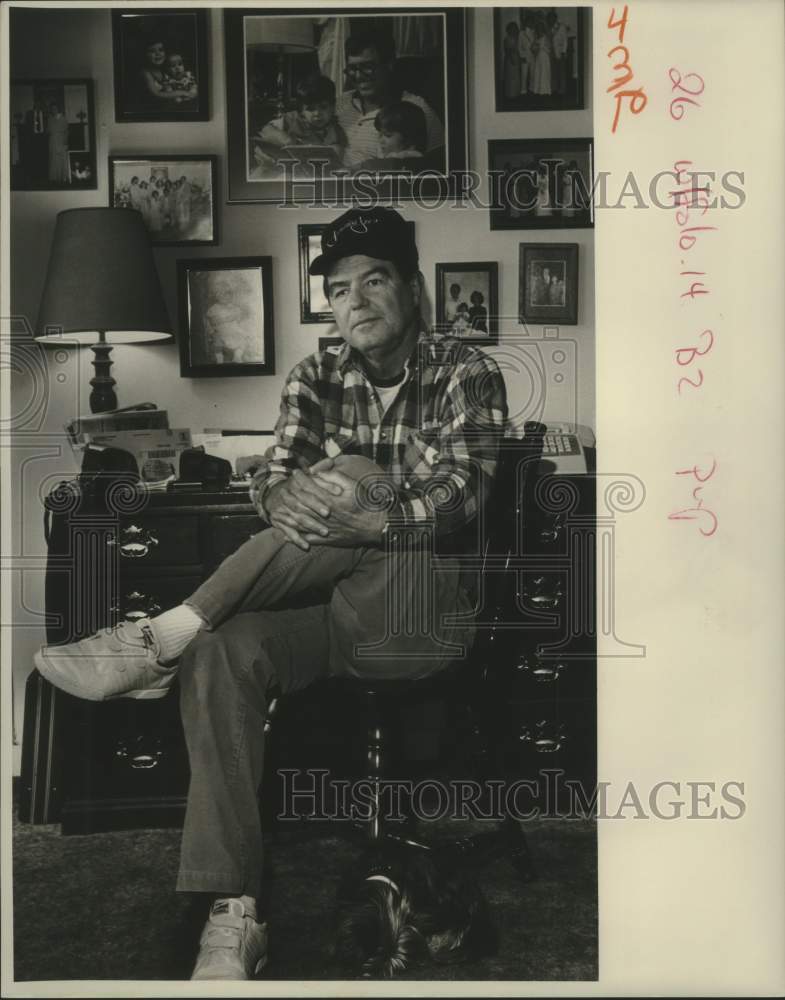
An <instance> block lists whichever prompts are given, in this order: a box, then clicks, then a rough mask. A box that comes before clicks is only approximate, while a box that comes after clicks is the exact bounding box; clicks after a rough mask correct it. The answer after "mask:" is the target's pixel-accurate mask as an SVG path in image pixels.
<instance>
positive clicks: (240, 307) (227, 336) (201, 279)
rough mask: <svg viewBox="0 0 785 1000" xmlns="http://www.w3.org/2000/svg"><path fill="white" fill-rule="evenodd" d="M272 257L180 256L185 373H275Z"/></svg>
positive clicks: (215, 375) (190, 375) (222, 375)
mask: <svg viewBox="0 0 785 1000" xmlns="http://www.w3.org/2000/svg"><path fill="white" fill-rule="evenodd" d="M272 267H273V266H272V257H205V258H202V259H198V258H193V259H191V260H178V261H177V288H178V304H179V310H180V336H179V341H180V374H181V375H183V376H187V377H188V378H210V377H213V378H225V377H228V376H235V375H274V374H275V359H274V351H275V341H274V337H273V277H272Z"/></svg>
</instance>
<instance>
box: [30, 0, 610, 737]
mask: <svg viewBox="0 0 785 1000" xmlns="http://www.w3.org/2000/svg"><path fill="white" fill-rule="evenodd" d="M14 14H15V18H14V20H13V21H12V31H11V36H10V46H11V63H12V70H11V71H12V76H14V77H31V78H32V77H47V76H48V77H78V76H84V77H90V78H92V79H93V80H94V81H95V88H96V93H95V99H96V118H97V141H98V179H99V184H98V189H97V190H96V191H84V192H74V193H70V192H69V193H62V192H14V193H12V195H11V230H12V246H11V251H12V253H11V284H12V313H13V315H14V316H26V317H27V318H28V320H29V322H30V324H31V326H33V327H34V325H35V320H36V315H37V310H38V301H39V297H40V294H41V290H42V287H43V281H44V276H45V270H46V263H47V259H48V253H49V246H50V241H51V237H52V233H53V229H54V222H55V216H56V214H57V212H58V211H61V210H62V209H65V208H79V207H83V206H88V205H107V204H108V179H107V167H106V161H107V156H109V154H130V153H159V154H160V153H178V152H181V153H186V152H187V153H217V154H219V156H221V157H222V160H221V162H220V167H221V171H220V173H221V184H222V185H223V186H224V188H225V177H224V171H223V167H224V163H223V153H224V148H225V116H224V106H225V88H224V53H223V22H222V13H221V11H220V10H218V9H214V10H212V11H211V48H212V59H211V72H212V94H211V115H212V118H211V120H210V121H209V122H198V123H191V124H177V125H171V124H160V125H149V124H144V125H142V124H117V123H115V122H114V96H113V84H112V44H111V24H110V12H109V10H107V9H100V8H98V7H97V6H96V7H93V8H87V9H85V10H73V9H71V10H68V11H65V10H59V11H58V10H42V9H32V8H30V9H24V10H20V9H18V8H17V9H16V10H15V11H14ZM468 29H469V36H468V37H469V75H468V81H469V87H468V90H469V108H468V113H469V139H470V146H469V153H470V166H471V167H472V168H473V169H475V170H479V171H482V172H484V171H485V170H486V169H487V145H486V144H487V140H488V139H503V138H504V139H509V138H537V137H555V136H590V135H592V132H593V129H592V111H591V107H592V100H591V96H592V95H591V79H592V69H591V33H590V32H589V37H588V38H587V39H586V50H587V61H588V65H587V68H586V80H587V87H588V88H589V89H588V92H587V101H586V104H587V108H586V110H582V111H572V112H559V113H537V112H530V113H510V112H507V113H499V114H497V113H495V112H494V111H493V107H494V103H495V102H494V92H493V91H494V88H493V12H492V10H491V9H490V8H486V9H477V10H471V11H469V15H468ZM219 211H220V234H221V236H220V238H221V244H220V245H219V246H216V247H201V248H196V249H194V250H190V249H188V248H183V247H174V248H169V247H167V248H160V249H158V250H156V251H155V253H156V260H157V263H158V268H159V272H160V276H161V281H162V284H163V288H164V294H165V296H166V300H167V305H168V307H169V313H170V316H171V318H172V321H173V322H175V323H176V322H177V302H176V261H177V259H178V258H183V257H205V256H216V257H223V256H243V255H250V254H269V255H271V256H272V257H273V260H274V282H273V299H274V303H275V339H276V345H275V350H276V367H277V371H278V374H277V375H275V376H268V377H263V378H234V379H213V378H211V379H185V378H181V377H180V374H179V360H178V353H177V347H176V346H174V345H171V346H159V347H155V346H148V347H116V348H115V349H114V352H113V359H114V361H115V367H114V369H113V375H114V377H115V378H116V379H117V381H118V387H117V391H118V399H119V405H120V406H123V405H127V404H129V403H132V402H136V401H141V400H148V399H149V400H153V401H154V402H156V403H157V404H158V405H159V406H161V407H164V406H165V407H166V408H167V409H168V410H169V414H170V423H171V426H190V427H191V429H192V430H197V431H198V430H201V429H203V428H204V427H216V426H223V427H228V428H232V427H235V428H237V427H243V428H248V427H254V428H260V429H266V428H271V427H272V426H273V424H274V422H275V417H276V413H277V409H278V397H279V393H280V389H281V385H282V382H283V378H284V377H285V375H286V373H287V372H288V370H289V369H290V368H291V367H292V366H293V365H294V364H295V363H296V362H297V361H299V360H300V359H301V358H302V357H304V356H305V355H306V354H308V353H310V352H311V351H313V350H315V349H316V347H317V340H318V337H319V336H320V335H324V334H325V333H327V332H328V329H329V328H328V327H322V326H315V325H307V326H303V325H301V324H300V322H299V272H298V260H297V224H298V223H300V222H304V221H308V222H326V221H328V220H329V219H331V218H333V217H334V215H335V214H336V213H335V212H334V211H324V210H319V211H314V210H309V211H308V212H307V216H306V213H305V212H304V210H302V209H301V210H291V209H287V210H281V209H278V208H277V207H276V206H272V205H253V204H248V205H227V204H221V205H219ZM403 214H404V215H405V216H406V217H407V218H410V219H412V220H413V221H414V222H415V227H416V236H417V243H418V246H419V249H420V257H421V261H422V262H423V271H424V274H425V279H426V283H427V286H428V290H429V293H430V294H429V299H430V300H431V301H432V299H433V295H434V287H433V282H434V264H435V263H436V262H437V261H461V260H465V261H471V260H492V261H498V263H499V304H500V313H501V315H502V316H503V317H509V319H507V320H506V321H505V322H504V323H503V325H502V328H501V331H502V332H501V338H500V346H499V352H498V353H499V354H503V353H504V344H505V340H507V341H509V339H510V338H511V337H512V336H519V335H520V334H521V333H524V332H525V329H524V328H523V327H522V326H520V325H518V323H517V321H516V319H515V317H517V312H518V273H517V272H518V245H519V243H522V242H538V241H542V242H574V243H578V244H579V246H580V251H579V253H580V289H579V320H580V323H579V325H578V326H574V327H565V328H562V331H561V335H562V337H568V338H570V339H573V340H574V341H575V343H576V345H577V346H576V352H577V363H576V371H575V380H574V383H573V382H572V381H571V382H570V384H569V385H568V386H567V389H568V394H569V395H570V396H571V397H573V398H574V400H575V403H574V407H575V410H576V412H575V414H574V415H573V414H572V413H566V412H562V411H561V409H560V407H563V406H564V404H563V403H559V404H558V405H555V404H553V403H551V405H550V406H549V405H548V400H547V399H546V407H545V412H544V417H545V419H552V420H557V419H566V418H570V417H573V416H574V417H575V418H577V420H578V422H579V423H583V424H587V425H589V426H591V427H593V426H594V403H595V397H594V346H595V340H594V239H593V236H594V234H593V231H592V230H588V229H579V230H551V231H542V232H535V231H531V230H529V231H506V232H493V233H492V232H491V231H490V228H489V217H488V212H487V210H481V209H472V208H469V209H463V210H456V209H455V208H452V207H451V206H449V205H445V206H443V207H441V208H440V209H438V210H437V211H427V210H425V209H422V208H418V207H416V206H413V205H412V206H409V205H408V204H407V205H406V206H405V207H404V209H403ZM427 318H429V317H427ZM528 333H529V335H530V336H531V337H533V338H536V337H539V336H540V335H541V333H542V330H541V328H539V327H530V328H529V331H528ZM37 350H38V349H37V348H35V347H28V348H25V349H24V350H22V351H21V352H20V354H19V362H18V370H16V371H14V374H13V377H12V389H13V408H14V413H17V414H19V413H22V412H24V411H25V410H26V408H28V410H29V404H30V402H31V400H33V399H35V398H37V397H36V395H35V393H36V389H35V386H34V380H35V377H34V376H33V375H31V374H30V373H29V372H27V371H26V368H27V367H29V362H30V361H31V359H32V358H34V357H35V356H36V352H37ZM31 352H32V353H31ZM91 359H92V352H90V351H80V352H76V353H75V354H73V355H72V356H69V357H62V358H60V359H58V358H57V357H55V355H54V353H48V354H47V355H46V356H45V358H44V361H45V363H46V364H47V365H48V367H49V371H50V377H49V398H48V400H47V401H46V406H45V413H44V415H43V417H44V419H43V426H42V428H41V429H40V431H39V432H38V433H29V434H26V432H28V431H29V432H32V430H33V429H34V428H33V421H30V422H28V423H26V422H25V421H24V420H21V421H20V426H21V425H24V426H22V431H23V432H25V434H26V436H25V434H22V433H20V435H19V442H20V444H21V443H24V441H29V445H28V446H26V447H24V448H19V449H14V451H13V455H14V458H13V461H12V475H13V481H14V483H15V484H16V485H17V488H16V489H15V490H14V505H13V510H12V517H13V537H14V539H15V551H14V554H15V555H16V556H17V557H20V558H19V568H18V569H17V570H16V571H15V573H14V586H13V598H14V600H13V609H12V619H11V620H12V621H13V622H14V624H15V625H16V626H18V627H17V628H16V629H15V633H14V656H13V660H14V683H15V722H16V730H17V736H18V737H19V738H21V723H22V709H21V705H22V698H23V689H24V680H25V678H26V676H27V674H28V672H29V670H30V666H31V657H32V653H33V651H34V650H35V649H36V648H37V647H38V646H39V645H40V644H41V642H42V641H43V639H44V629H43V620H42V614H43V607H44V605H43V569H42V565H43V564H42V562H41V557H42V556H43V554H44V544H43V535H42V520H41V519H42V514H41V507H40V502H39V499H38V498H39V495H40V494H41V493H45V492H46V489H47V487H48V486H50V485H52V484H53V483H54V482H56V481H57V480H58V479H59V478H62V477H63V476H69V475H71V474H73V472H75V471H76V469H75V467H74V465H73V461H72V459H71V458H70V455H68V453H67V451H64V453H63V455H62V456H61V457H56V452H57V450H58V448H60V447H61V446H62V439H61V437H60V434H61V431H62V426H63V424H64V423H65V422H66V421H67V420H68V419H70V418H71V417H72V416H74V415H75V414H76V413H77V412H84V411H85V410H86V409H87V396H88V390H89V386H88V385H87V383H88V380H89V379H90V377H91V376H92V368H91V365H90V362H91ZM57 376H60V378H59V380H58V378H57ZM39 381H40V378H39ZM529 388H530V383H529V381H528V379H526V378H516V377H514V376H510V377H508V392H509V395H510V400H511V405H512V407H513V408H515V407H516V406H517V405H520V404H521V403H522V402H523V401H524V400H525V398H526V397H527V395H528V392H529ZM561 398H562V399H563V398H564V397H563V396H562V397H561ZM43 446H51V447H50V448H49V449H48V452H43V451H42V447H43ZM51 452H54V454H53V457H49V458H47V457H40V456H41V455H42V454H43V455H44V456H45V455H46V454H47V453H51Z"/></svg>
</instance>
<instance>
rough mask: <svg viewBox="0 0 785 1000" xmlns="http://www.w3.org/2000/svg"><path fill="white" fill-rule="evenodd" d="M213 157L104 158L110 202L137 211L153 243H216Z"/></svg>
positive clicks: (176, 244) (214, 159)
mask: <svg viewBox="0 0 785 1000" xmlns="http://www.w3.org/2000/svg"><path fill="white" fill-rule="evenodd" d="M215 171H216V157H215V156H179V157H176V158H171V159H169V158H167V157H164V156H149V157H135V158H128V157H122V156H110V157H109V205H110V207H112V208H133V209H136V210H137V211H139V212H141V213H142V216H143V218H144V221H145V225H146V226H147V231H148V233H149V234H150V240H151V242H152V243H153V244H155V245H156V246H167V245H168V246H178V245H183V244H193V245H209V244H214V243H217V242H218V235H217V225H216V204H215V188H216V182H215Z"/></svg>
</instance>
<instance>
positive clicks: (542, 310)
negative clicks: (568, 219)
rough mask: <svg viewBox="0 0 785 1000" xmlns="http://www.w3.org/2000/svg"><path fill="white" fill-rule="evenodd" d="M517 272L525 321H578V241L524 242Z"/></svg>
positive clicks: (568, 322) (519, 299)
mask: <svg viewBox="0 0 785 1000" xmlns="http://www.w3.org/2000/svg"><path fill="white" fill-rule="evenodd" d="M518 275H519V284H518V315H519V318H520V321H521V322H522V323H543V324H545V323H560V324H562V325H565V326H575V325H576V324H577V322H578V244H577V243H521V245H520V250H519V258H518Z"/></svg>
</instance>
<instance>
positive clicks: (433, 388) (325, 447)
mask: <svg viewBox="0 0 785 1000" xmlns="http://www.w3.org/2000/svg"><path fill="white" fill-rule="evenodd" d="M506 417H507V402H506V394H505V386H504V379H503V377H502V374H501V372H500V371H499V368H498V366H497V364H496V362H495V361H494V360H493V359H492V358H490V357H488V356H487V355H486V354H484V353H483V352H482V351H481V350H479V349H477V348H476V347H473V346H472V345H470V344H467V343H465V342H462V341H460V340H457V339H455V338H451V337H440V338H435V337H433V336H431V335H429V334H425V333H423V334H421V335H420V338H419V341H418V344H417V346H416V348H415V350H414V352H413V353H412V355H411V357H410V359H409V361H408V362H407V365H406V376H405V379H404V381H403V383H402V385H401V388H400V390H399V392H398V395H397V396H396V398H395V400H394V402H393V403H392V405H391V406H390V407H389V409H388V410H387V412H386V413H384V414H383V413H382V409H381V405H380V403H379V398H378V396H377V394H376V391H375V389H374V387H373V385H372V384H371V382H370V381H369V379H368V377H367V375H366V373H365V370H364V368H363V366H362V359H361V358H360V357H359V356H358V355H357V354H356V352H355V351H353V350H352V348H351V347H350V346H349V344H344V345H343V347H342V348H341V350H340V351H339V352H338V353H329V352H326V351H323V352H320V353H317V354H312V355H311V356H310V357H307V358H305V360H304V361H301V362H300V364H298V365H296V366H295V367H294V369H292V371H291V373H290V375H289V377H288V378H287V380H286V384H285V385H284V388H283V392H282V396H281V411H280V416H279V418H278V423H277V425H276V429H275V435H276V441H275V444H274V445H272V446H271V447H270V448H269V449H268V450H267V452H266V453H265V458H264V461H263V463H262V465H261V466H260V467H259V469H258V470H257V472H256V474H255V475H254V477H253V481H252V485H251V499H252V500H253V502H254V504H255V505H256V507H257V509H258V510H259V512H260V514H262V516H266V514H265V508H264V497H265V494H266V492H267V490H269V489H270V488H271V487H272V486H273V485H274V484H275V483H278V482H280V481H281V480H283V479H285V478H286V477H287V476H288V475H290V474H291V472H293V471H294V470H296V469H298V468H300V467H301V466H302V465H304V466H311V465H313V464H315V463H316V462H318V461H319V460H320V459H323V458H325V457H335V456H336V455H338V454H359V455H364V456H365V457H366V458H369V459H371V460H372V461H374V462H376V464H377V465H379V466H381V468H382V469H384V470H386V471H387V473H388V476H389V483H390V485H391V486H392V487H393V488H394V491H395V495H396V503H395V505H394V507H393V508H392V509H391V512H390V514H389V515H388V516H389V517H390V519H391V520H394V521H395V523H396V524H397V525H402V526H404V527H410V526H426V525H430V526H432V528H433V530H434V533H435V534H436V535H439V536H441V535H450V534H452V533H453V532H455V531H458V530H459V529H460V528H462V527H463V526H464V525H466V524H468V523H469V522H470V521H472V520H473V518H474V517H475V516H476V515H477V513H478V510H479V508H480V505H481V504H482V503H483V502H484V500H485V499H486V498H487V494H488V491H489V489H490V486H491V483H492V481H493V478H494V476H495V473H496V465H497V461H498V457H499V444H500V441H501V439H502V437H503V436H504V429H505V422H506Z"/></svg>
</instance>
